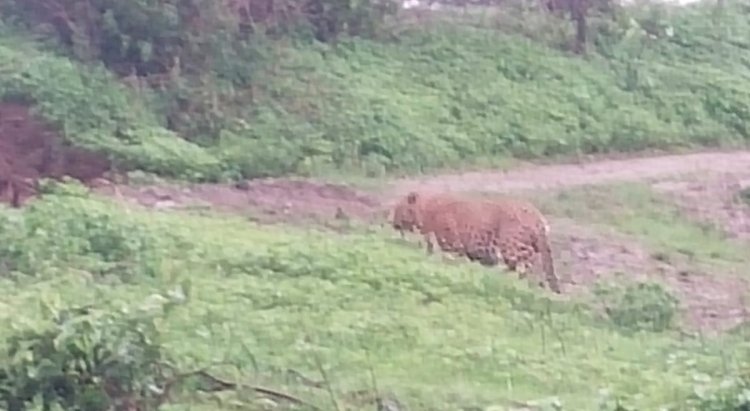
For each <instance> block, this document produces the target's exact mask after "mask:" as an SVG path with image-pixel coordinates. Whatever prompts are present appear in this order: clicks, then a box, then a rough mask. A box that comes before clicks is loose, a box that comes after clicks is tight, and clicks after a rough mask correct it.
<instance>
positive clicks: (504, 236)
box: [393, 191, 560, 293]
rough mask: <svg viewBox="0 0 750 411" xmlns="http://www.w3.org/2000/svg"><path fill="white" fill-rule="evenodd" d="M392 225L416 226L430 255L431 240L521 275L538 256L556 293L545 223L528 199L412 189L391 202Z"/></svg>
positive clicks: (447, 249) (407, 228)
mask: <svg viewBox="0 0 750 411" xmlns="http://www.w3.org/2000/svg"><path fill="white" fill-rule="evenodd" d="M393 226H394V228H396V229H399V230H405V231H412V232H415V231H418V232H419V233H420V234H421V235H422V236H423V239H424V242H425V243H426V248H427V252H428V253H430V254H431V253H432V252H433V248H434V246H433V243H434V242H436V243H437V244H438V245H439V246H440V248H441V250H442V251H444V252H448V253H450V254H453V255H460V256H463V257H466V258H467V259H469V260H470V261H473V262H478V263H479V264H482V265H485V266H494V265H498V264H499V263H500V262H501V261H502V262H503V263H504V264H505V265H506V267H508V268H509V269H511V270H512V271H515V272H517V273H518V274H519V277H521V278H526V276H527V274H528V272H529V270H530V269H531V268H532V267H533V262H534V257H535V256H537V255H538V256H539V257H540V260H541V265H542V271H543V272H544V276H545V280H546V282H547V285H548V286H549V288H550V289H551V290H553V291H554V292H556V293H560V284H559V280H558V278H557V275H556V273H555V268H554V262H553V258H552V250H551V246H550V242H549V233H550V226H549V222H548V221H547V219H546V218H545V217H544V215H543V214H542V213H541V212H540V211H539V210H538V209H537V208H536V207H535V206H534V205H533V204H532V203H531V202H529V201H526V200H522V199H516V198H511V197H504V198H493V199H485V198H466V197H459V196H456V195H449V194H438V195H435V194H431V195H429V194H428V195H425V194H421V193H418V192H415V191H413V192H410V193H409V194H407V196H406V197H405V198H403V199H402V200H401V201H400V202H399V204H398V205H397V206H396V208H395V210H394V220H393ZM402 235H403V231H402Z"/></svg>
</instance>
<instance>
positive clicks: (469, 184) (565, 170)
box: [393, 151, 750, 195]
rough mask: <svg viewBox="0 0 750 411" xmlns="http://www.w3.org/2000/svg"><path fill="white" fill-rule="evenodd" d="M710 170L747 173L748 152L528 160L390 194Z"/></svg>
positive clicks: (426, 180)
mask: <svg viewBox="0 0 750 411" xmlns="http://www.w3.org/2000/svg"><path fill="white" fill-rule="evenodd" d="M699 172H708V173H712V174H715V173H722V174H724V173H726V174H742V175H750V151H734V152H703V153H692V154H683V155H665V156H658V157H641V158H629V159H622V160H601V161H595V162H590V163H583V164H555V165H542V166H539V165H528V166H522V167H520V168H515V169H512V170H509V171H504V172H502V171H501V172H497V171H478V172H467V173H460V174H455V173H452V174H439V175H434V176H427V177H422V178H410V179H401V180H397V181H395V182H394V183H393V192H394V194H397V195H400V194H402V193H403V192H405V191H408V190H411V189H415V188H418V189H422V190H425V189H427V190H431V189H435V190H467V191H485V192H510V191H519V190H521V191H523V190H542V189H551V188H564V187H571V186H580V185H589V184H606V183H611V182H616V181H644V180H645V181H653V180H660V179H664V178H669V177H675V176H679V175H685V174H692V173H699Z"/></svg>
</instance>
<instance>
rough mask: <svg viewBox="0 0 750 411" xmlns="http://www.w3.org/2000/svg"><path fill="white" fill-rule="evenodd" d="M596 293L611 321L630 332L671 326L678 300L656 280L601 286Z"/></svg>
mask: <svg viewBox="0 0 750 411" xmlns="http://www.w3.org/2000/svg"><path fill="white" fill-rule="evenodd" d="M596 294H597V295H598V296H599V297H600V298H601V299H602V300H604V304H605V311H606V314H607V316H608V318H609V319H610V321H612V323H613V324H615V326H617V327H618V328H621V329H624V330H629V331H638V330H646V331H656V332H659V331H664V330H666V329H668V328H669V327H671V326H672V322H673V320H674V318H675V316H676V314H677V309H678V300H677V299H676V298H675V297H674V296H673V295H672V294H670V293H669V292H668V291H667V290H666V289H664V287H663V286H662V285H660V284H657V283H637V284H630V285H627V286H626V287H624V288H622V289H620V288H604V287H600V288H598V289H597V290H596Z"/></svg>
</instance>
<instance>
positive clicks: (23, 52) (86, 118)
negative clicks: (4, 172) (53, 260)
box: [0, 0, 750, 178]
mask: <svg viewBox="0 0 750 411" xmlns="http://www.w3.org/2000/svg"><path fill="white" fill-rule="evenodd" d="M204 3H207V4H204ZM208 3H210V4H211V5H212V6H210V7H209V5H208ZM312 3H314V2H308V3H305V4H312ZM334 3H335V4H334ZM0 4H2V5H3V16H5V17H6V23H9V24H12V25H13V26H15V27H18V26H19V22H21V23H24V24H20V26H21V29H19V30H21V31H22V32H27V31H28V30H32V31H33V32H35V33H37V38H41V39H46V40H53V41H55V42H57V43H61V44H62V45H63V46H64V47H62V48H60V47H58V48H56V50H59V51H62V52H64V53H66V54H67V55H68V56H70V57H71V58H74V59H75V60H78V61H80V62H82V63H87V64H91V62H92V61H101V62H102V63H103V65H104V67H106V68H108V69H109V70H110V72H114V73H115V74H107V73H105V72H104V70H101V69H99V68H94V67H93V66H89V67H86V68H83V67H82V66H81V64H80V63H72V62H70V61H69V60H67V59H66V58H63V57H58V56H53V55H51V54H50V53H49V52H45V51H42V46H40V45H38V43H30V42H28V41H19V40H18V36H15V37H13V36H10V35H5V37H4V38H5V41H4V42H3V48H2V49H0V53H2V54H3V71H2V73H3V74H2V75H0V87H2V89H0V91H2V94H3V95H4V96H6V98H10V97H13V98H22V97H23V98H28V99H31V100H32V101H34V102H35V103H36V104H37V105H38V106H39V107H40V111H41V112H42V113H43V114H44V115H46V116H48V117H50V118H51V119H53V120H55V121H56V122H58V123H61V124H62V125H63V126H64V130H65V133H66V135H67V136H68V138H69V139H72V140H74V141H79V142H86V143H87V144H89V145H94V146H97V147H98V148H104V149H105V150H108V151H109V152H111V153H113V154H115V155H116V156H118V157H119V158H122V159H123V160H124V162H125V163H126V164H128V165H132V166H134V167H136V166H137V167H141V168H148V169H149V170H152V171H156V172H159V173H168V174H171V175H178V176H185V177H191V178H218V177H221V176H238V175H243V176H249V177H252V176H263V175H279V174H288V173H303V174H304V173H319V172H324V171H330V170H338V169H348V170H359V171H362V172H367V173H375V174H380V173H383V172H387V171H393V170H421V169H427V168H432V167H443V166H450V165H455V164H463V163H482V162H492V161H496V159H497V158H502V157H507V156H521V157H536V156H549V155H569V154H580V153H597V152H607V151H634V150H641V149H645V148H667V147H675V146H692V145H724V144H738V143H744V142H745V141H746V140H747V138H748V136H750V132H749V131H748V130H747V129H746V124H745V123H747V122H748V118H747V117H748V115H747V113H748V112H750V108H748V106H747V104H748V103H747V101H750V90H748V89H747V88H746V87H745V86H744V84H746V83H747V81H746V80H747V74H746V65H745V60H746V59H747V58H748V55H747V53H748V52H747V50H748V40H747V39H748V38H750V35H749V33H748V30H749V29H748V27H750V24H749V23H750V11H748V8H747V7H746V6H745V5H743V4H741V3H738V2H727V3H726V4H725V6H724V8H723V9H717V8H715V7H714V6H712V5H710V4H705V5H704V4H697V5H694V6H690V7H687V8H669V7H667V6H649V7H641V8H637V7H636V8H632V7H631V8H620V9H616V10H610V11H607V12H606V13H605V12H598V13H594V14H592V15H591V16H590V17H589V20H588V21H589V23H588V24H589V25H590V34H589V43H590V44H589V54H588V55H587V56H585V57H580V56H575V55H572V54H569V53H568V52H566V51H565V50H564V48H562V49H561V47H563V46H564V44H563V43H565V42H566V41H567V40H565V41H561V39H566V38H569V34H570V31H571V29H572V28H571V26H570V24H569V23H568V22H566V21H564V20H560V18H558V17H555V16H554V15H544V14H539V13H538V12H535V11H529V10H528V8H516V7H514V6H513V5H512V3H511V4H510V5H507V6H506V8H504V9H502V10H501V11H500V12H489V11H486V12H481V11H480V12H476V11H471V12H469V13H468V14H460V13H459V14H456V13H453V12H451V11H444V12H437V13H433V14H430V15H427V17H423V18H421V19H418V20H415V19H414V17H413V16H410V15H408V14H407V13H405V12H402V13H400V14H399V15H398V16H396V17H395V19H390V20H385V19H384V18H385V17H386V16H387V15H388V13H389V12H390V11H392V10H391V9H389V7H390V6H388V7H386V6H387V5H382V6H383V8H377V7H375V6H374V5H369V4H370V3H368V2H342V3H341V4H339V3H337V2H331V3H330V4H329V3H326V2H323V3H322V5H321V6H320V7H322V9H323V10H328V12H329V13H334V14H335V13H343V14H341V15H337V16H338V17H335V18H334V17H331V18H330V19H329V20H330V21H328V20H326V21H327V23H325V24H323V22H322V21H323V20H320V19H318V20H316V18H317V17H315V16H318V17H320V16H319V15H318V14H315V13H313V12H312V11H310V10H312V9H315V7H312V6H310V7H311V9H310V10H308V12H306V13H302V12H300V13H299V14H294V13H291V12H289V13H282V11H283V10H286V9H284V8H283V7H278V8H276V9H273V11H274V13H271V14H269V13H270V12H269V13H266V14H268V15H264V16H265V17H264V18H260V17H259V16H260V15H258V13H260V12H261V11H259V10H255V9H253V10H254V11H253V12H254V13H256V14H255V16H256V17H257V18H254V19H249V20H248V17H247V16H248V15H247V14H246V13H245V14H243V13H244V12H243V11H242V10H245V8H243V7H244V6H247V7H250V6H251V5H252V4H251V3H250V2H233V3H231V5H233V6H232V7H240V8H239V9H237V10H235V11H234V12H230V11H231V10H230V11H228V10H227V9H226V8H227V7H230V3H227V4H226V5H224V6H222V4H223V3H221V2H215V1H207V0H191V1H188V2H168V1H161V2H148V1H145V0H143V1H135V2H117V1H104V0H101V1H98V2H94V3H90V2H81V1H77V0H66V1H59V2H43V1H28V2H27V1H24V2H18V1H16V0H3V2H2V3H0ZM43 4H55V7H54V8H52V9H50V8H44V7H42V5H43ZM80 4H89V5H96V9H95V10H94V11H96V13H94V11H92V10H88V11H87V10H86V9H85V8H84V9H82V8H81V7H82V6H81V7H79V6H80ZM243 4H244V6H243ZM253 4H254V3H253ZM373 4H374V3H373ZM377 4H381V3H377ZM287 6H289V7H291V6H290V5H289V4H287ZM50 7H51V6H50ZM91 7H93V6H91ZM300 7H301V6H300ZM300 7H297V8H294V7H291V8H292V9H294V10H300ZM320 7H319V8H320ZM378 7H380V6H378ZM282 9H283V10H282ZM63 10H65V11H66V13H67V14H65V16H66V19H67V20H66V22H65V25H63V26H60V25H59V24H58V25H57V26H55V24H53V23H55V22H56V21H57V20H55V18H56V17H55V16H58V17H59V15H60V13H61V12H62V11H63ZM247 10H249V11H252V10H250V9H247ZM269 10H270V9H269ZM305 10H307V9H305ZM267 11H268V10H267ZM52 12H55V13H52ZM50 13H51V14H50ZM92 13H93V14H92ZM367 13H371V14H367ZM372 13H374V14H372ZM243 16H245V17H243ZM269 16H275V17H273V18H271V17H269ZM282 16H287V18H284V19H282V18H281V17H282ZM295 16H296V17H295ZM357 19H360V20H357ZM324 20H325V19H324ZM358 21H359V23H358ZM362 21H369V22H370V23H369V24H364V23H362ZM45 22H47V24H45ZM249 22H257V24H250V23H249ZM365 26H367V27H369V28H368V29H365V28H364V27H365ZM61 27H62V28H61ZM65 27H67V28H68V29H69V30H68V29H65ZM325 27H328V28H329V29H330V30H334V31H336V32H337V33H338V34H337V35H336V36H333V37H335V41H334V40H333V39H331V38H330V37H331V36H328V35H320V34H319V33H318V35H316V34H315V33H317V32H319V31H320V30H323V28H325ZM344 28H346V30H344ZM66 30H67V31H66ZM6 31H7V30H6ZM66 33H67V34H66ZM350 34H351V35H356V36H351V35H350ZM23 36H26V35H23ZM26 37H27V36H26ZM321 40H322V42H321ZM29 58H31V59H32V62H33V64H26V62H28V59H29ZM53 73H54V74H53ZM65 73H67V74H65ZM83 73H85V74H83ZM115 76H126V77H125V78H123V81H124V82H125V83H128V84H130V85H131V86H132V87H131V90H126V89H125V88H124V87H123V86H120V85H117V84H116V81H115ZM84 77H85V78H84ZM94 102H96V103H94ZM92 107H97V109H96V110H95V111H93V112H91V111H92ZM178 135H179V136H180V137H182V139H180V138H178V137H177V136H178ZM184 139H186V140H189V141H192V142H194V143H196V144H197V145H195V144H188V143H186V142H185V141H184ZM219 164H221V166H219Z"/></svg>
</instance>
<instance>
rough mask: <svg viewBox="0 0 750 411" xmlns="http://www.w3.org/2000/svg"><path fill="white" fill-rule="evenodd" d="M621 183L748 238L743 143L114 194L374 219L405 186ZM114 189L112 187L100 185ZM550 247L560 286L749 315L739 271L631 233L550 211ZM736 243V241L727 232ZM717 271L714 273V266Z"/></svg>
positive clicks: (726, 317) (288, 217)
mask: <svg viewBox="0 0 750 411" xmlns="http://www.w3.org/2000/svg"><path fill="white" fill-rule="evenodd" d="M624 181H648V182H649V183H650V186H651V187H652V188H654V189H655V190H658V191H660V192H663V193H665V194H667V195H669V196H671V197H672V198H673V199H675V202H676V204H678V205H680V207H681V208H682V210H683V211H684V212H685V213H686V215H688V216H692V217H695V218H696V219H699V220H702V221H707V222H710V223H713V224H715V225H717V226H719V227H721V228H723V229H724V231H725V232H727V233H728V234H729V235H730V236H732V237H735V238H736V241H748V240H750V207H748V206H747V205H744V204H741V203H739V202H738V201H736V193H737V191H738V190H740V189H742V188H746V187H750V151H737V152H704V153H695V154H686V155H667V156H659V157H645V158H643V157H642V158H630V159H624V160H601V161H596V162H591V163H584V164H556V165H525V166H521V167H518V168H515V169H513V170H510V171H476V172H466V173H456V174H440V175H431V176H422V177H418V178H405V179H398V180H394V181H391V182H389V183H388V184H387V185H386V186H385V187H384V188H383V189H382V190H379V192H377V193H374V192H366V191H363V190H358V189H355V188H351V187H346V186H342V185H336V184H327V183H321V182H319V181H314V180H290V179H263V180H252V181H247V182H243V183H241V184H236V185H214V184H199V185H191V186H177V185H158V186H140V187H136V186H120V187H119V192H120V195H119V196H120V198H123V199H125V200H126V201H130V202H135V203H138V204H140V205H143V206H147V207H154V208H160V209H171V208H183V207H191V208H192V207H200V208H213V209H217V210H224V211H228V212H232V213H242V214H246V215H248V216H249V217H250V218H252V219H254V220H258V221H262V222H269V223H271V222H295V221H298V222H304V221H308V222H309V221H316V222H324V223H327V222H330V221H332V220H334V219H335V217H334V216H336V215H341V214H345V215H347V216H349V217H353V218H360V219H372V218H382V211H383V210H385V209H386V207H387V206H388V205H389V204H390V203H392V202H393V201H394V200H395V199H397V198H398V197H400V196H401V195H403V194H405V193H406V192H407V191H409V190H413V189H418V190H423V191H424V190H426V191H433V190H438V191H444V190H447V191H472V192H499V193H510V192H523V191H532V192H533V191H537V190H544V191H547V190H557V189H565V188H570V187H573V186H582V185H596V184H607V183H614V182H624ZM97 190H99V191H100V192H105V193H110V194H112V193H113V192H114V191H113V188H112V187H106V188H99V189H97ZM550 222H551V226H552V242H553V250H555V251H554V252H555V254H556V256H555V260H556V266H557V267H558V272H559V273H560V274H561V276H562V278H563V281H564V284H563V289H564V292H565V294H567V295H571V294H577V293H581V292H583V293H585V292H586V291H587V290H589V289H590V288H591V285H592V284H593V283H595V282H597V281H598V280H600V279H605V278H611V276H612V275H613V274H615V273H618V272H620V273H624V274H625V275H626V277H627V278H630V279H634V280H640V279H645V278H651V279H654V278H655V279H658V280H659V281H661V282H663V283H664V284H666V285H667V286H669V287H670V288H671V289H672V290H673V291H674V292H675V294H676V295H678V296H679V297H680V299H681V301H682V302H683V304H684V312H683V314H684V315H683V319H684V320H685V324H686V325H688V326H689V327H690V328H692V329H700V330H701V331H703V332H713V331H720V330H725V329H728V328H731V327H733V326H735V325H737V324H739V323H741V322H743V321H747V320H748V314H747V312H748V310H747V309H746V308H745V297H746V296H748V295H750V292H749V290H750V287H748V284H747V281H746V273H745V272H740V271H742V270H741V269H740V270H737V269H729V270H727V269H725V268H716V267H706V266H705V264H704V265H703V266H697V265H696V264H695V263H693V262H692V261H691V260H690V259H686V258H681V256H676V258H672V259H670V260H669V261H666V262H665V261H664V260H663V259H662V258H659V257H658V256H655V255H654V253H653V252H652V250H649V249H648V248H647V247H645V246H644V245H643V244H641V243H640V242H639V240H638V239H636V238H630V237H628V236H625V235H622V234H618V233H616V232H613V231H602V230H601V228H599V227H591V226H589V225H588V224H586V222H582V221H572V220H569V219H563V218H551V219H550ZM733 241H735V240H733ZM717 270H718V271H717Z"/></svg>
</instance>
